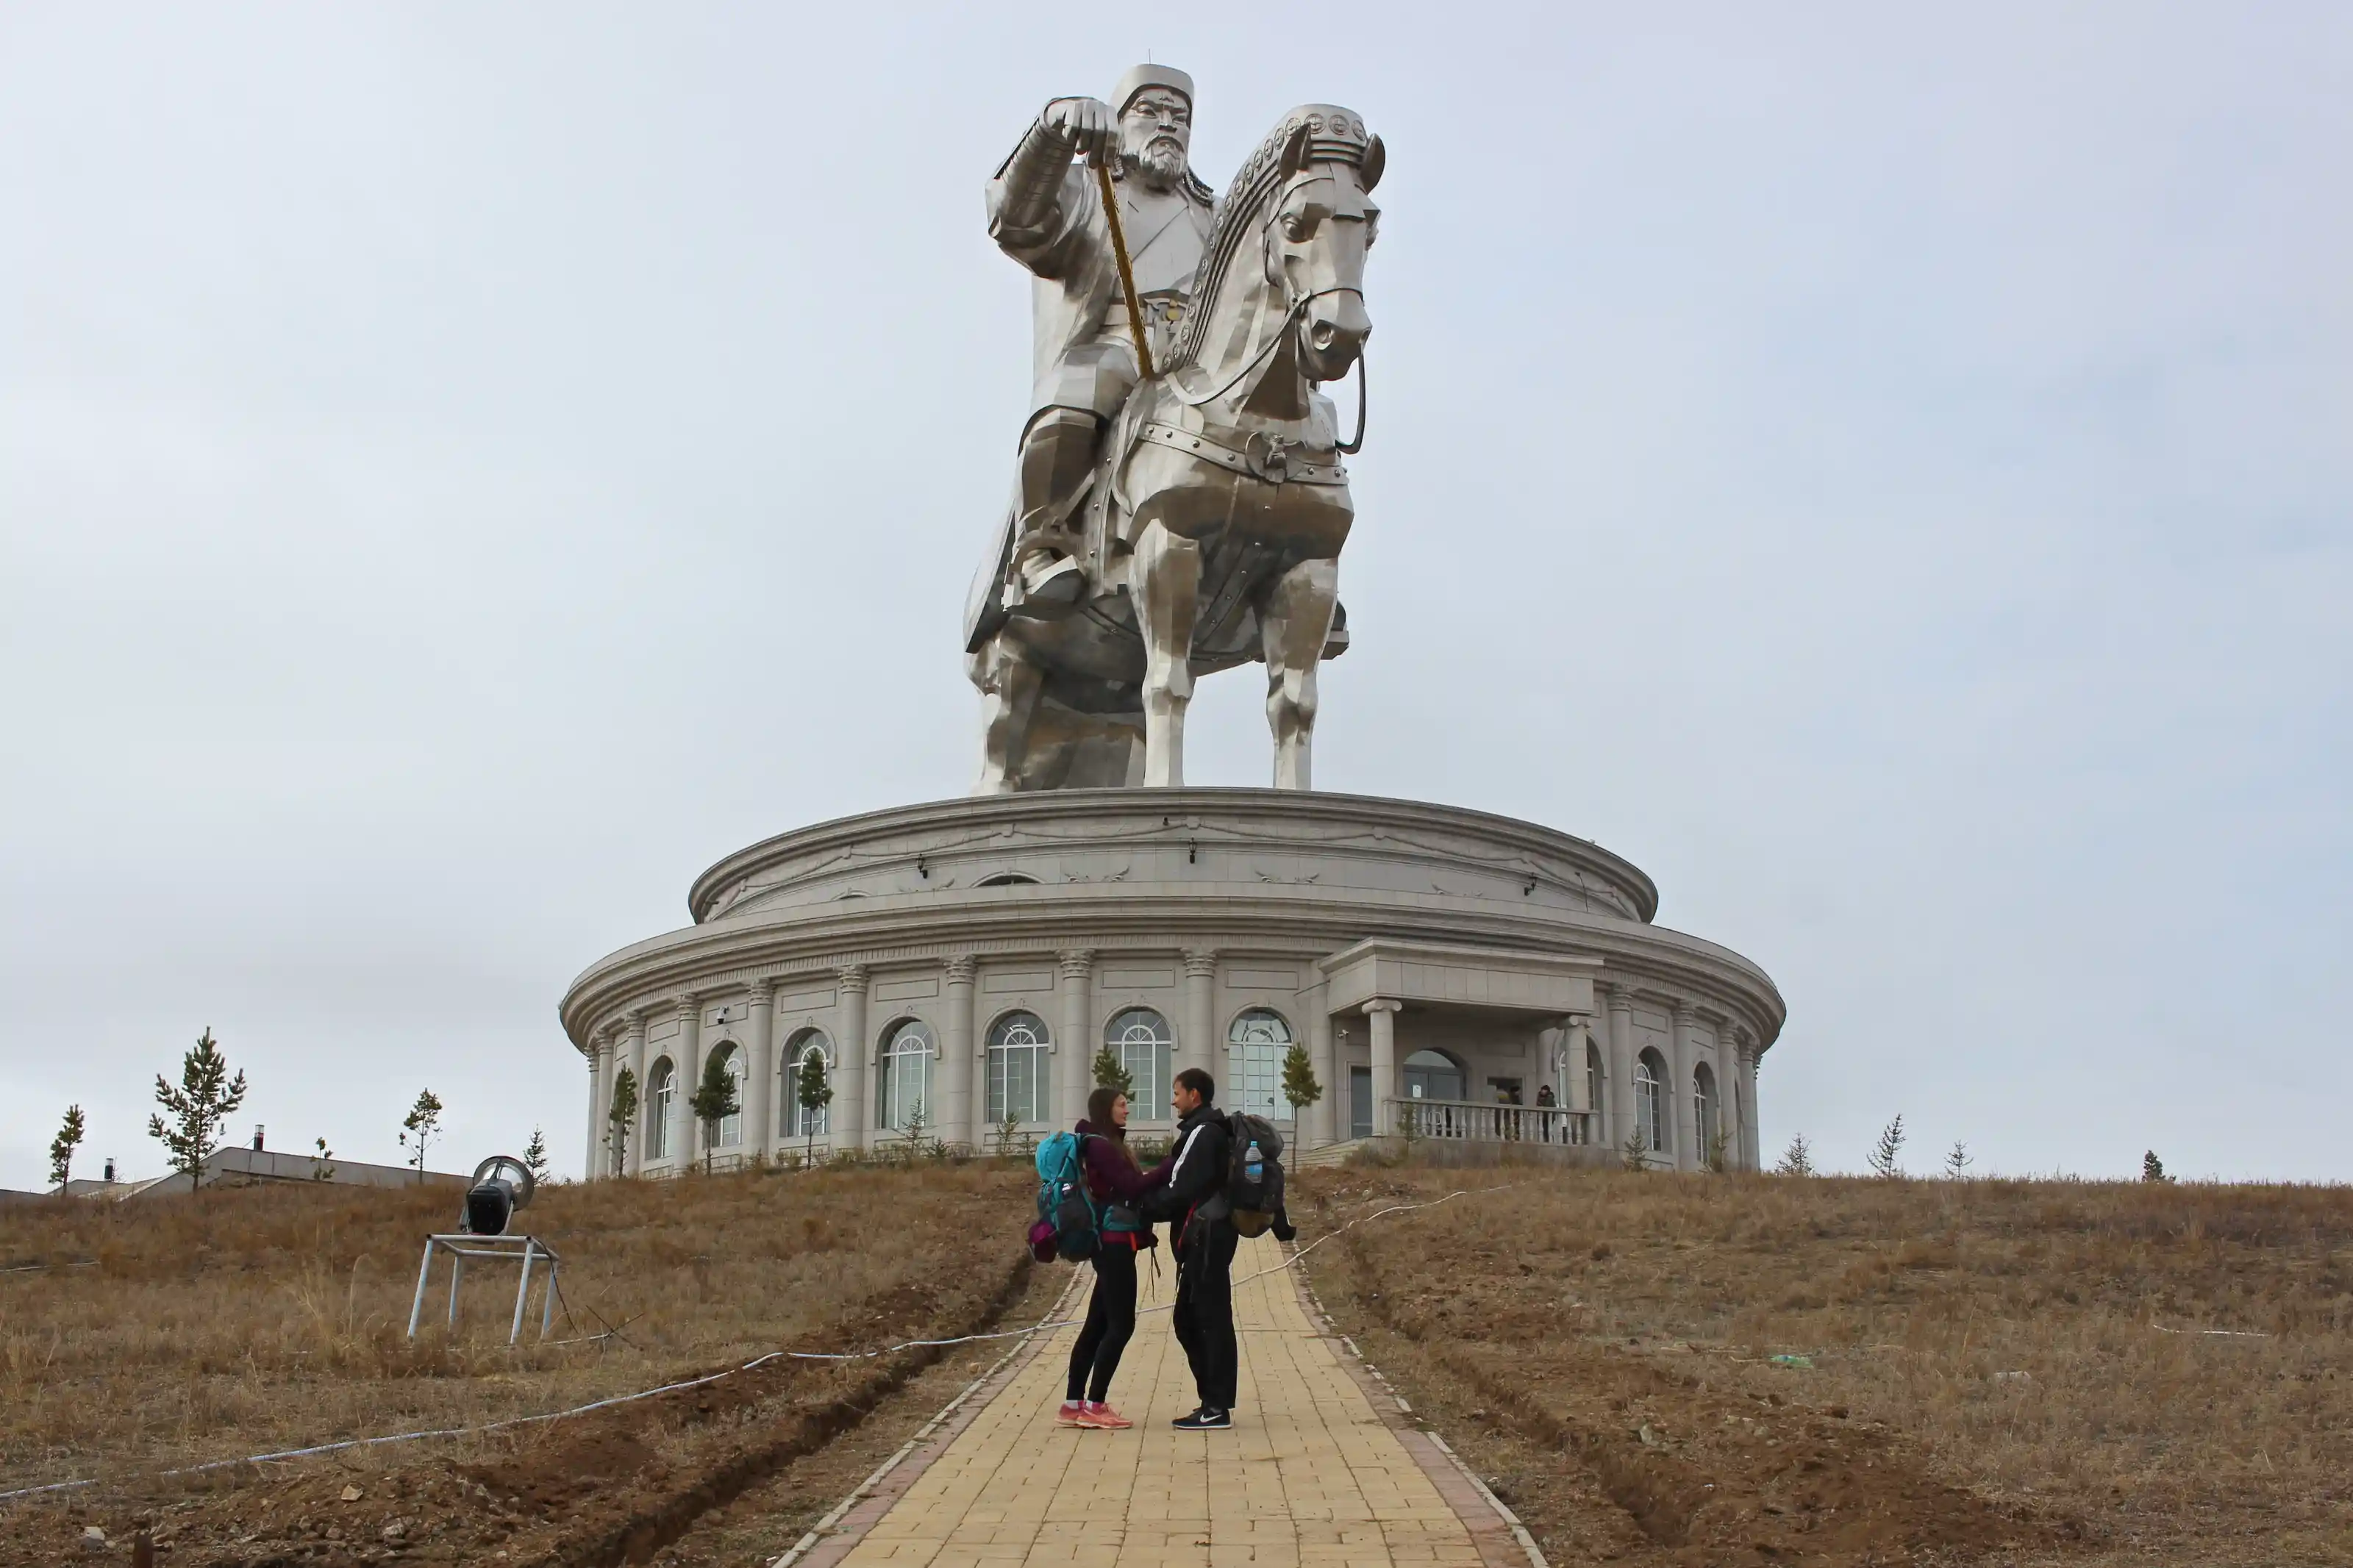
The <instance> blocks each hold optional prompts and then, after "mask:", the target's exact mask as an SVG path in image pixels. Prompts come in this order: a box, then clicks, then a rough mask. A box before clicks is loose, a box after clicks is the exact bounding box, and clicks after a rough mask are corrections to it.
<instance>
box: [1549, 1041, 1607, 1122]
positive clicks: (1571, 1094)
mask: <svg viewBox="0 0 2353 1568" xmlns="http://www.w3.org/2000/svg"><path fill="white" fill-rule="evenodd" d="M1592 1042H1593V1016H1592V1015H1591V1014H1590V1013H1571V1014H1570V1015H1569V1016H1568V1017H1567V1023H1566V1026H1565V1027H1564V1028H1563V1029H1562V1030H1561V1041H1560V1076H1561V1079H1562V1082H1561V1085H1560V1087H1559V1088H1558V1089H1556V1090H1555V1091H1554V1092H1555V1093H1556V1094H1558V1095H1559V1096H1560V1103H1561V1109H1562V1110H1583V1111H1588V1112H1590V1113H1591V1114H1589V1115H1588V1116H1587V1117H1586V1119H1585V1131H1584V1136H1585V1139H1586V1142H1589V1143H1599V1142H1602V1137H1601V1115H1600V1111H1601V1108H1600V1107H1599V1106H1598V1105H1596V1104H1594V1103H1593V1079H1591V1078H1590V1077H1589V1076H1588V1074H1587V1072H1586V1062H1587V1058H1588V1057H1589V1056H1590V1055H1591V1054H1592V1048H1593V1047H1592ZM1565 1136H1570V1137H1574V1136H1576V1134H1575V1133H1573V1132H1572V1133H1568V1134H1565Z"/></svg>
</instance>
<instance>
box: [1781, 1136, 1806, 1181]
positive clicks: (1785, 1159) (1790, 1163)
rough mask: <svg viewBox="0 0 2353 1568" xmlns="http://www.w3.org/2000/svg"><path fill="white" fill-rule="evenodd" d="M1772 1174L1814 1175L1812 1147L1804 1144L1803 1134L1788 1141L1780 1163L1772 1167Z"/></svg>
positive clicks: (1804, 1137)
mask: <svg viewBox="0 0 2353 1568" xmlns="http://www.w3.org/2000/svg"><path fill="white" fill-rule="evenodd" d="M1773 1173H1774V1174H1775V1175H1777V1176H1810V1175H1812V1174H1813V1173H1814V1146H1813V1145H1812V1144H1811V1143H1809V1142H1806V1135H1805V1134H1804V1133H1802V1132H1800V1133H1799V1134H1798V1135H1797V1136H1796V1137H1795V1138H1792V1139H1790V1140H1789V1146H1788V1148H1787V1149H1786V1150H1784V1151H1782V1153H1781V1160H1780V1163H1778V1164H1777V1165H1775V1166H1774V1167H1773Z"/></svg>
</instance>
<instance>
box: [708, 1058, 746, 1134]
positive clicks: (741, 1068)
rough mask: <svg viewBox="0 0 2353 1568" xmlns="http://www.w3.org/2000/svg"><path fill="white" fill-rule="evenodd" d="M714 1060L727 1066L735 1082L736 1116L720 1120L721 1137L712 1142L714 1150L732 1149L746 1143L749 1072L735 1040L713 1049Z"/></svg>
mask: <svg viewBox="0 0 2353 1568" xmlns="http://www.w3.org/2000/svg"><path fill="white" fill-rule="evenodd" d="M711 1054H712V1057H713V1058H717V1059H718V1060H720V1061H723V1062H725V1063H726V1064H727V1073H728V1076H729V1077H731V1078H733V1079H734V1080H735V1107H736V1109H735V1114H734V1115H733V1116H723V1117H721V1118H720V1119H719V1135H718V1136H717V1137H716V1138H713V1139H712V1142H711V1146H712V1148H714V1149H732V1148H733V1147H734V1146H735V1145H736V1144H738V1143H741V1142H744V1110H743V1107H744V1073H745V1072H746V1071H747V1070H748V1068H747V1064H746V1063H745V1061H744V1052H743V1049H742V1047H738V1046H737V1045H736V1044H735V1042H734V1041H733V1040H722V1041H720V1042H719V1043H718V1044H717V1045H715V1046H713V1047H711Z"/></svg>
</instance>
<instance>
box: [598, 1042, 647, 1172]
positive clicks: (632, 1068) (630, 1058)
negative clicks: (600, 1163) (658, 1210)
mask: <svg viewBox="0 0 2353 1568" xmlns="http://www.w3.org/2000/svg"><path fill="white" fill-rule="evenodd" d="M620 1062H621V1067H625V1068H628V1069H629V1081H630V1082H631V1083H632V1084H634V1085H636V1086H637V1091H638V1109H637V1110H636V1112H635V1113H634V1114H633V1115H631V1116H630V1118H629V1124H628V1126H627V1127H624V1128H623V1129H621V1157H620V1159H619V1160H618V1161H617V1169H616V1170H615V1171H614V1174H615V1175H617V1176H626V1175H628V1174H630V1173H633V1172H636V1171H637V1170H638V1169H639V1168H640V1166H641V1165H642V1164H643V1163H644V1161H645V1157H646V1133H645V1128H646V1016H645V1014H644V1013H643V1012H641V1011H633V1012H629V1013H625V1014H623V1015H622V1016H621V1049H620ZM613 1076H614V1078H615V1079H616V1080H617V1079H619V1078H620V1076H621V1075H620V1070H619V1068H615V1069H614V1073H613ZM605 1132H606V1136H607V1137H608V1138H609V1137H610V1136H611V1135H612V1126H611V1124H610V1123H609V1122H608V1123H607V1125H606V1128H605ZM609 1147H610V1145H609V1144H608V1145H607V1148H609ZM607 1158H608V1159H610V1158H611V1156H610V1155H609V1154H608V1155H607Z"/></svg>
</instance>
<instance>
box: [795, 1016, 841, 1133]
mask: <svg viewBox="0 0 2353 1568" xmlns="http://www.w3.org/2000/svg"><path fill="white" fill-rule="evenodd" d="M811 1057H815V1058H817V1059H818V1061H820V1062H822V1063H824V1064H825V1068H826V1087H827V1088H828V1089H830V1088H832V1087H833V1042H832V1041H830V1040H828V1039H827V1038H826V1037H825V1031H824V1030H822V1029H803V1030H802V1031H801V1032H800V1033H799V1034H797V1035H795V1036H794V1037H792V1040H791V1042H790V1043H789V1044H787V1045H786V1047H785V1059H784V1064H783V1071H784V1075H785V1099H784V1103H785V1104H786V1105H789V1106H791V1107H792V1121H791V1126H792V1136H794V1137H796V1138H823V1137H825V1136H826V1135H827V1132H828V1129H829V1128H830V1127H831V1125H832V1121H833V1118H832V1115H831V1104H832V1102H831V1101H829V1100H828V1102H827V1103H826V1104H824V1105H820V1106H818V1107H817V1108H816V1109H815V1110H811V1109H809V1108H808V1107H807V1106H804V1105H803V1104H802V1103H801V1072H802V1070H803V1069H804V1068H806V1067H807V1065H808V1059H809V1058H811Z"/></svg>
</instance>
